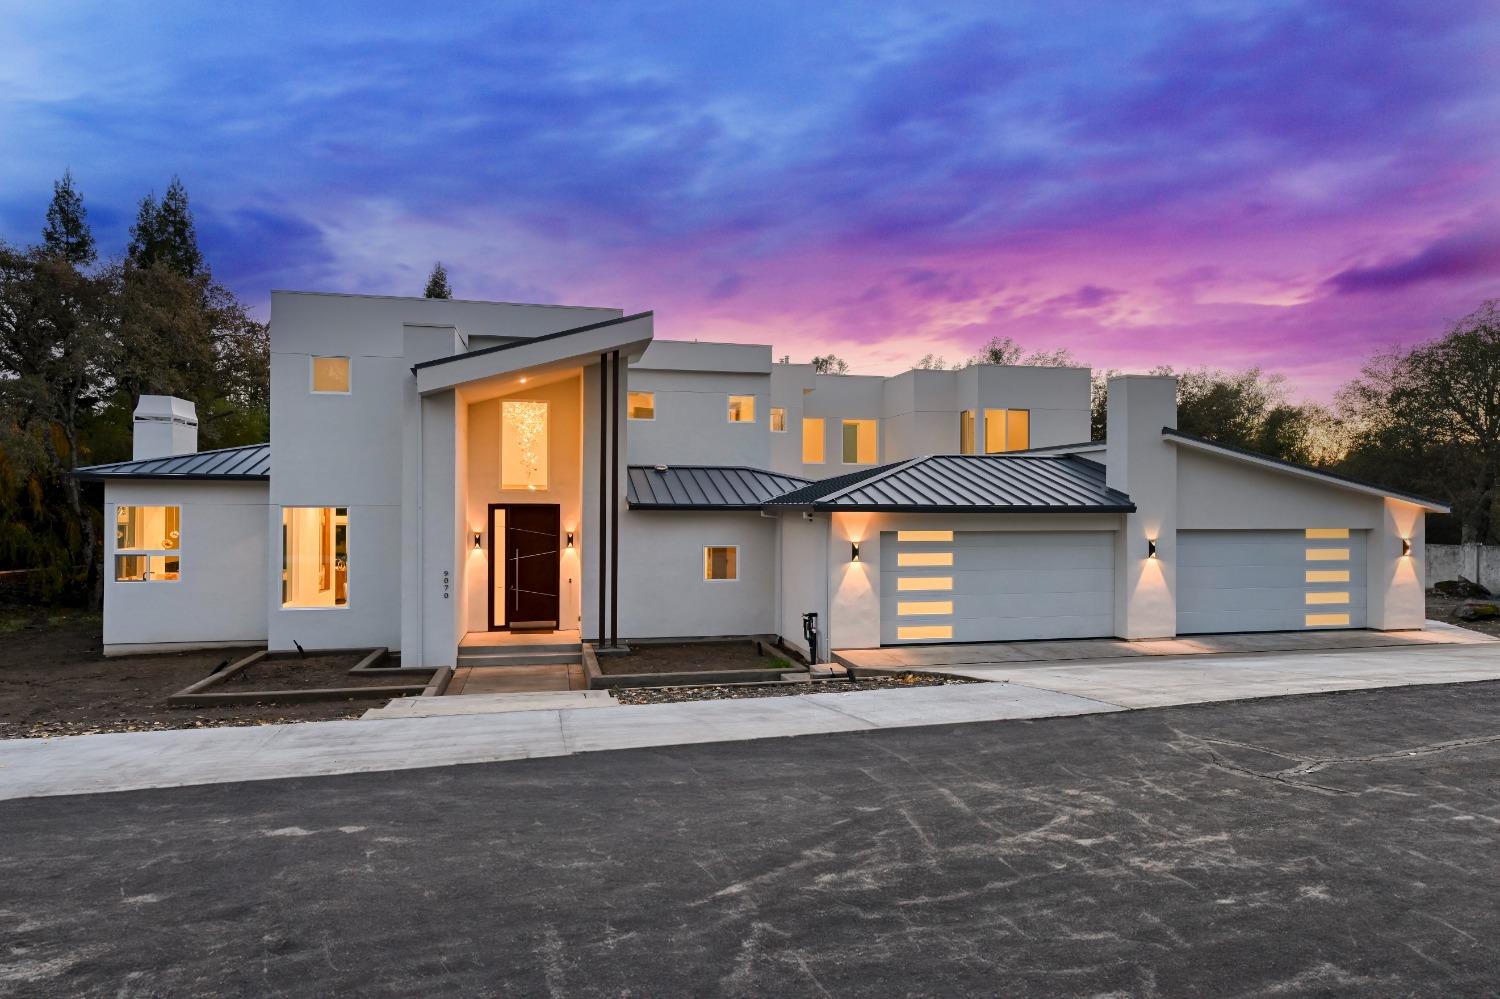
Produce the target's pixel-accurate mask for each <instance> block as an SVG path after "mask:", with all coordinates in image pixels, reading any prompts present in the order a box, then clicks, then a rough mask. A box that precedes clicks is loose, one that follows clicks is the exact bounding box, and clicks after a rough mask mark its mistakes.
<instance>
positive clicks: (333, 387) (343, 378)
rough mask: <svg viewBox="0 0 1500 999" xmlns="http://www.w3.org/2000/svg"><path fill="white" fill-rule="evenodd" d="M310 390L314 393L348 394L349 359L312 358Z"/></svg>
mask: <svg viewBox="0 0 1500 999" xmlns="http://www.w3.org/2000/svg"><path fill="white" fill-rule="evenodd" d="M312 390H313V391H314V392H332V393H336V394H347V393H348V392H349V358H347V357H314V358H313V359H312Z"/></svg>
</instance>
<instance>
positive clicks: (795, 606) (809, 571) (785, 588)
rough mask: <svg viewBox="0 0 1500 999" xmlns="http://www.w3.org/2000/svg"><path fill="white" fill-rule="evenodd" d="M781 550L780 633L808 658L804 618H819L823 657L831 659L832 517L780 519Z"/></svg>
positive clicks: (783, 516)
mask: <svg viewBox="0 0 1500 999" xmlns="http://www.w3.org/2000/svg"><path fill="white" fill-rule="evenodd" d="M779 520H780V530H779V531H778V534H779V545H780V550H781V562H780V572H781V595H780V604H781V606H780V623H779V625H778V629H777V630H778V632H779V633H780V635H781V638H782V640H783V641H784V642H786V644H787V645H789V646H791V647H792V648H795V649H797V650H798V651H800V652H801V653H802V654H803V655H807V653H808V648H807V642H805V641H804V640H803V638H802V615H803V614H805V613H807V612H809V611H811V612H814V613H816V614H817V615H818V628H819V629H820V634H821V636H822V637H820V638H819V642H820V644H821V645H822V648H821V649H819V650H818V651H819V654H820V658H821V659H823V660H826V659H827V658H828V649H829V645H828V638H827V635H828V578H829V577H828V557H829V535H828V532H829V516H828V515H827V514H813V515H812V518H811V519H810V520H809V519H807V518H805V517H804V516H803V515H802V514H800V513H784V514H781V515H780V517H779Z"/></svg>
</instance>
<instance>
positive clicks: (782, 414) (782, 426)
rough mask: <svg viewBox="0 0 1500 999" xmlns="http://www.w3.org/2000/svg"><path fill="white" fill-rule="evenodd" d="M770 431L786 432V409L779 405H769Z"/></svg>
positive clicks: (775, 432)
mask: <svg viewBox="0 0 1500 999" xmlns="http://www.w3.org/2000/svg"><path fill="white" fill-rule="evenodd" d="M771 433H773V434H784V433H786V410H785V409H783V408H782V407H780V406H772V407H771Z"/></svg>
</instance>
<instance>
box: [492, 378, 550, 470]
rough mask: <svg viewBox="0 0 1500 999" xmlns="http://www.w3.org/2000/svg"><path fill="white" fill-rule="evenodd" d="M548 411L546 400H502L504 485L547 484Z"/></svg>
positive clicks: (501, 460)
mask: <svg viewBox="0 0 1500 999" xmlns="http://www.w3.org/2000/svg"><path fill="white" fill-rule="evenodd" d="M547 411H548V406H547V403H545V402H529V401H522V400H514V399H506V400H503V401H502V402H501V403H500V488H501V489H546V488H547Z"/></svg>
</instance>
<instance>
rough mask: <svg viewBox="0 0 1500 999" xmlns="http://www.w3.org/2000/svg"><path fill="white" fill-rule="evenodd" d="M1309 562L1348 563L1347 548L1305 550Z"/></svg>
mask: <svg viewBox="0 0 1500 999" xmlns="http://www.w3.org/2000/svg"><path fill="white" fill-rule="evenodd" d="M1307 560H1308V561H1309V562H1347V561H1349V549H1347V548H1309V549H1308V550H1307Z"/></svg>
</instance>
